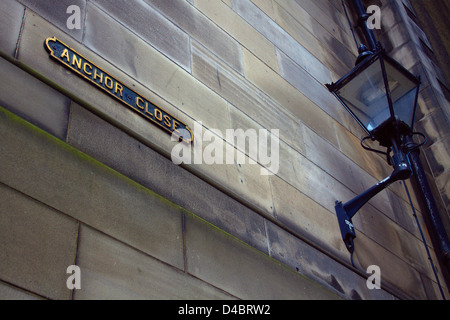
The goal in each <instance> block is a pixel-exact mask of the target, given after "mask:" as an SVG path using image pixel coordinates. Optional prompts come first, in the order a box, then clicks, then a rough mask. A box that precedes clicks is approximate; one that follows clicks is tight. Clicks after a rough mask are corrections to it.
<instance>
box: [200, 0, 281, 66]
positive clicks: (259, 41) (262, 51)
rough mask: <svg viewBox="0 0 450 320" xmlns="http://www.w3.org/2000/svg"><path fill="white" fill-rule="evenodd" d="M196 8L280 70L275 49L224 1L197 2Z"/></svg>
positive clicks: (264, 60)
mask: <svg viewBox="0 0 450 320" xmlns="http://www.w3.org/2000/svg"><path fill="white" fill-rule="evenodd" d="M195 7H196V8H197V9H199V10H200V11H201V12H202V13H203V14H205V15H206V16H207V17H208V18H209V19H211V20H212V21H213V22H214V23H215V24H217V25H218V26H219V27H220V28H222V29H223V30H224V31H226V32H227V33H228V34H229V35H231V36H232V37H233V38H234V39H236V40H237V41H238V42H239V43H240V44H241V46H244V47H246V48H247V49H248V50H249V51H250V52H252V53H253V54H255V55H256V56H257V57H258V58H259V59H261V60H262V61H263V62H264V63H266V64H267V65H268V66H269V67H271V68H272V69H273V70H278V63H277V60H276V54H275V47H274V45H273V44H272V43H271V42H270V41H269V40H267V39H266V38H265V37H264V36H263V35H261V34H260V33H259V32H257V31H256V30H255V29H254V28H252V27H251V26H250V25H249V24H248V23H246V22H245V21H244V20H242V18H241V17H240V16H239V15H238V14H237V13H236V12H234V11H233V10H232V9H231V8H230V7H228V6H227V5H226V4H225V3H224V2H222V1H216V0H196V1H195Z"/></svg>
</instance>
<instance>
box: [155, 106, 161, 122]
mask: <svg viewBox="0 0 450 320" xmlns="http://www.w3.org/2000/svg"><path fill="white" fill-rule="evenodd" d="M155 118H156V119H158V120H159V121H162V112H161V111H160V110H159V109H156V108H155Z"/></svg>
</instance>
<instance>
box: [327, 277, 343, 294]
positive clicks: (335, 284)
mask: <svg viewBox="0 0 450 320" xmlns="http://www.w3.org/2000/svg"><path fill="white" fill-rule="evenodd" d="M328 283H329V284H330V285H331V286H332V287H333V288H335V289H336V290H337V291H339V292H341V293H345V291H344V289H343V288H342V286H341V285H340V284H339V281H337V279H336V277H335V276H333V275H332V274H331V275H330V278H329V279H328Z"/></svg>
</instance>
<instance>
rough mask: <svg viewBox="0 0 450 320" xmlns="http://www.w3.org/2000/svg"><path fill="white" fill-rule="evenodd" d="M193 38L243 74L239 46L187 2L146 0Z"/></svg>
mask: <svg viewBox="0 0 450 320" xmlns="http://www.w3.org/2000/svg"><path fill="white" fill-rule="evenodd" d="M145 2H147V3H148V4H150V5H151V6H153V7H155V8H157V9H158V10H159V11H160V12H162V13H163V14H164V15H165V16H166V17H168V19H170V20H171V21H172V22H173V23H174V24H176V25H177V26H178V27H180V28H181V29H182V30H183V31H184V32H186V33H187V34H189V35H190V36H191V38H193V39H195V40H197V41H198V42H200V43H201V44H203V45H204V46H205V47H207V48H208V49H210V50H211V51H212V52H214V54H216V55H217V56H218V57H220V58H221V59H222V60H223V61H225V62H226V63H227V64H228V65H229V66H231V67H232V68H233V69H234V70H236V71H238V72H239V73H243V67H242V61H241V60H242V59H241V50H240V46H239V44H238V43H237V42H236V41H235V40H234V39H233V38H231V37H230V36H229V35H228V34H227V33H225V32H224V31H223V30H221V29H220V28H218V27H217V25H216V24H214V23H212V22H211V20H210V19H208V17H205V16H204V15H203V14H201V13H200V12H199V11H198V10H196V9H195V8H194V7H192V6H191V5H190V4H189V3H187V2H186V1H178V0H165V1H158V0H145Z"/></svg>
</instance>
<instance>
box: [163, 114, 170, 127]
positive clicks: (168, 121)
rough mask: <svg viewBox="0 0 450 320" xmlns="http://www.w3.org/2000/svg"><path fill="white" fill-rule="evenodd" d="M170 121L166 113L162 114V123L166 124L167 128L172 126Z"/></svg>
mask: <svg viewBox="0 0 450 320" xmlns="http://www.w3.org/2000/svg"><path fill="white" fill-rule="evenodd" d="M170 122H171V119H170V117H169V116H168V115H165V116H164V124H165V125H166V127H168V128H170V127H172V124H171V123H170Z"/></svg>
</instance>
